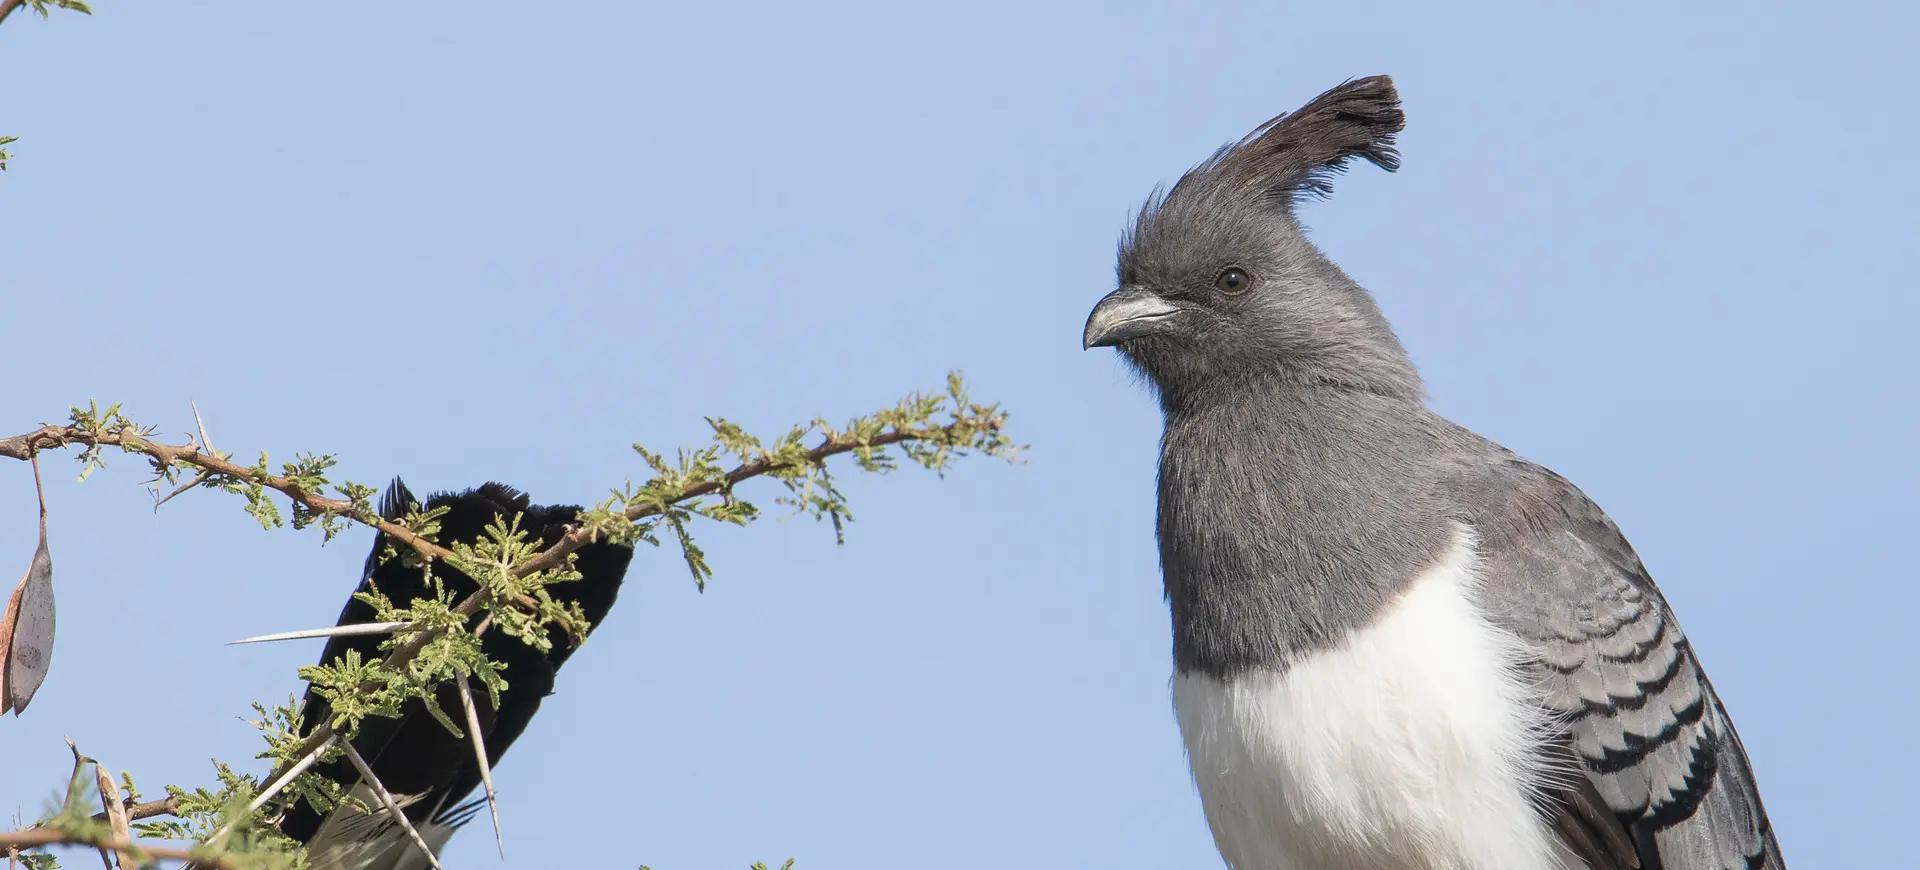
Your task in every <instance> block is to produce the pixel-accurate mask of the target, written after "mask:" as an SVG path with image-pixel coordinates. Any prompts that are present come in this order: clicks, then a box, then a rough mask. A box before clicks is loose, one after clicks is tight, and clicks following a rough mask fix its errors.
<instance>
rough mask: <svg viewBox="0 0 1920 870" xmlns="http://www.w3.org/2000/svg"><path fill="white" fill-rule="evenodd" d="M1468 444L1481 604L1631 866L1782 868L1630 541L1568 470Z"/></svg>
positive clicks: (1687, 649) (1743, 771)
mask: <svg viewBox="0 0 1920 870" xmlns="http://www.w3.org/2000/svg"><path fill="white" fill-rule="evenodd" d="M1474 441H1476V442H1478V443H1477V444H1469V445H1463V446H1470V447H1475V448H1479V449H1475V450H1471V451H1470V452H1469V453H1467V454H1465V455H1462V456H1461V461H1460V463H1459V465H1458V466H1457V467H1456V471H1457V474H1456V475H1455V476H1454V477H1453V481H1452V482H1453V483H1454V484H1455V494H1456V495H1457V496H1458V497H1459V498H1460V500H1459V502H1458V506H1459V508H1460V514H1461V516H1460V519H1462V520H1464V521H1466V522H1468V523H1470V524H1472V525H1473V526H1474V527H1475V528H1476V529H1477V530H1478V531H1479V533H1480V535H1481V551H1482V557H1483V558H1484V559H1485V570H1486V574H1487V586H1486V596H1487V601H1488V604H1489V606H1490V608H1491V609H1492V611H1493V613H1494V615H1495V617H1496V618H1498V619H1500V620H1501V621H1502V622H1503V623H1504V624H1506V625H1507V627H1509V628H1510V629H1511V630H1513V631H1514V632H1515V633H1517V634H1519V635H1520V636H1521V637H1523V638H1524V639H1526V640H1527V641H1528V643H1529V646H1530V647H1531V649H1532V650H1533V652H1534V653H1535V655H1536V661H1535V662H1534V671H1535V674H1536V676H1537V677H1538V678H1539V680H1540V683H1541V685H1542V687H1543V690H1544V692H1543V694H1544V700H1545V703H1546V704H1547V705H1548V706H1549V707H1550V708H1552V709H1553V710H1554V711H1555V712H1556V713H1557V714H1559V715H1560V717H1561V718H1562V720H1563V721H1564V722H1565V728H1566V737H1567V740H1568V745H1569V748H1570V750H1571V753H1572V754H1573V755H1574V757H1575V758H1576V759H1577V761H1578V762H1579V764H1580V766H1581V767H1582V768H1584V770H1585V772H1586V774H1587V778H1588V779H1589V780H1590V781H1591V782H1592V785H1593V792H1595V793H1597V794H1598V796H1599V797H1600V798H1601V799H1603V800H1604V801H1605V802H1606V805H1607V807H1608V808H1609V809H1611V810H1612V812H1613V814H1614V815H1615V817H1616V818H1618V819H1619V820H1620V823H1621V825H1623V826H1624V827H1625V829H1626V832H1627V834H1628V835H1629V836H1630V837H1631V838H1632V840H1633V842H1634V843H1635V845H1636V849H1637V851H1638V853H1639V854H1638V857H1639V863H1640V866H1641V867H1642V868H1644V870H1784V868H1785V866H1786V865H1785V862H1784V861H1783V860H1782V858H1781V856H1780V847H1779V845H1778V843H1777V842H1775V840H1774V836H1773V831H1772V827H1771V824H1770V823H1769V821H1768V819H1767V814H1766V810H1765V808H1764V807H1763V806H1762V805H1761V802H1760V795H1759V791H1758V789H1757V787H1756V785H1755V783H1754V778H1753V771H1752V768H1751V767H1750V765H1749V764H1748V761H1747V755H1746V750H1745V749H1744V748H1743V747H1742V746H1741V744H1740V738H1739V735H1738V734H1736V733H1735V731H1734V729H1733V722H1732V720H1731V719H1730V718H1728V716H1727V713H1726V709H1725V708H1724V707H1723V706H1722V705H1721V703H1720V699H1719V698H1718V697H1717V696H1716V695H1715V694H1714V691H1713V686H1712V684H1711V683H1709V682H1708V681H1707V676H1706V673H1705V672H1704V671H1703V670H1702V669H1701V667H1700V664H1699V662H1698V661H1697V660H1696V659H1695V657H1694V654H1693V649H1692V647H1691V646H1690V645H1689V644H1688V643H1687V638H1686V635H1685V634H1684V633H1683V632H1682V631H1681V630H1680V624H1679V622H1678V621H1676V620H1675V619H1674V616H1673V612H1672V611H1671V610H1670V609H1668V607H1667V604H1666V601H1665V600H1664V599H1663V598H1662V597H1661V595H1660V592H1659V590H1658V589H1657V588H1656V587H1655V586H1654V584H1653V580H1652V578H1651V577H1649V576H1648V575H1647V571H1646V568H1645V567H1644V566H1643V565H1642V564H1641V562H1640V558H1639V557H1638V556H1637V555H1635V554H1634V552H1633V548H1632V547H1631V546H1629V545H1628V544H1627V541H1626V538H1625V537H1624V536H1622V535H1621V533H1620V530H1619V529H1618V528H1617V527H1615V526H1614V524H1613V522H1612V521H1611V520H1609V519H1608V518H1607V517H1606V515H1605V514H1604V513H1603V512H1602V511H1601V510H1600V508H1599V507H1598V506H1597V505H1595V504H1594V503H1593V502H1592V501H1591V500H1590V499H1588V498H1587V497H1586V495H1585V494H1584V493H1582V492H1580V490H1579V489H1578V488H1576V487H1574V486H1573V484H1571V483H1569V482H1567V481H1566V480H1565V479H1564V478H1561V477H1560V476H1559V475H1556V474H1554V473H1552V472H1550V471H1547V470H1546V469H1544V468H1541V467H1539V466H1537V465H1534V464H1532V463H1530V462H1527V461H1526V460H1524V459H1521V458H1519V457H1517V456H1514V455H1513V454H1512V453H1509V452H1507V451H1505V450H1504V449H1502V448H1499V447H1497V446H1494V445H1492V444H1490V443H1489V442H1485V441H1479V439H1477V437H1476V438H1474ZM1489 451H1491V452H1492V455H1489ZM1475 454H1477V455H1475ZM1589 861H1590V863H1591V862H1592V859H1589Z"/></svg>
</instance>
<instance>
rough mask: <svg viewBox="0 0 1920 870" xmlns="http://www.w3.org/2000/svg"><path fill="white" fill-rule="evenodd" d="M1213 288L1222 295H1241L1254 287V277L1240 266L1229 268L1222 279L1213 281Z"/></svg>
mask: <svg viewBox="0 0 1920 870" xmlns="http://www.w3.org/2000/svg"><path fill="white" fill-rule="evenodd" d="M1213 286H1214V287H1216V288H1218V289H1219V290H1220V292H1222V293H1239V292H1241V291H1244V290H1246V289H1247V288H1248V287H1252V286H1253V276H1252V275H1249V274H1247V270H1245V269H1242V268H1240V267H1239V266H1228V267H1227V268H1226V269H1225V270H1224V271H1222V272H1221V273H1220V277H1218V278H1215V279H1213Z"/></svg>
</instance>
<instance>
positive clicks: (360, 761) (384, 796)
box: [339, 740, 440, 870]
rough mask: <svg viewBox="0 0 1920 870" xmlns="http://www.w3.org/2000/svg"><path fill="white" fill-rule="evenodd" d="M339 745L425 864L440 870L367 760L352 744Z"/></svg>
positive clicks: (417, 833) (398, 804) (427, 848)
mask: <svg viewBox="0 0 1920 870" xmlns="http://www.w3.org/2000/svg"><path fill="white" fill-rule="evenodd" d="M339 743H340V748H342V749H345V750H346V751H347V760H348V761H351V762H353V768H354V769H355V770H358V771H360V779H361V780H362V781H364V782H365V783H366V784H367V785H370V786H372V787H373V793H374V794H377V795H379V796H380V803H381V804H383V805H385V806H386V808H387V812H388V813H390V814H392V815H393V818H394V821H397V822H399V823H400V827H403V828H406V829H407V836H409V837H412V838H413V844H414V845H415V846H418V847H420V852H421V854H424V855H426V856H427V863H428V864H431V865H433V870H440V859H439V858H438V857H436V856H435V855H434V854H433V849H431V848H429V847H428V846H427V841H426V840H424V839H422V838H421V836H420V832H419V831H416V830H414V829H413V823H412V822H410V821H407V813H406V811H405V810H402V809H400V802H399V801H396V800H394V799H393V795H392V794H391V793H389V792H388V791H387V787H386V786H384V785H381V784H380V777H377V776H374V775H373V768H371V767H368V766H367V760H366V759H364V758H361V757H360V752H359V751H358V750H356V749H354V748H353V744H351V743H348V742H347V741H345V740H341V741H339Z"/></svg>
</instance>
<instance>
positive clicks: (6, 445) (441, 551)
mask: <svg viewBox="0 0 1920 870" xmlns="http://www.w3.org/2000/svg"><path fill="white" fill-rule="evenodd" d="M70 444H85V445H88V446H93V447H119V448H121V449H123V450H126V451H127V452H129V453H142V454H145V455H147V456H149V457H152V459H153V462H154V465H155V467H156V469H165V468H167V467H169V466H173V465H186V466H191V467H193V468H196V469H199V470H201V471H205V472H209V473H212V474H215V475H219V476H221V477H226V478H228V479H231V480H235V481H241V482H244V483H251V484H258V485H260V486H264V487H266V488H268V489H272V490H277V491H279V492H280V493H281V494H283V495H285V496H286V497H287V498H289V499H292V500H293V501H295V502H298V503H300V504H302V505H305V506H306V507H308V508H309V509H311V510H312V511H313V512H314V513H316V514H321V515H327V514H331V515H337V516H343V517H351V518H352V519H355V520H358V521H359V522H362V523H365V524H366V525H369V526H372V527H374V528H376V529H379V530H380V531H381V532H384V533H386V534H387V535H388V536H390V537H392V538H393V539H394V540H396V541H399V542H401V543H404V544H406V545H407V546H409V547H411V548H413V550H414V552H416V553H419V554H420V557H421V558H422V559H444V558H446V557H448V556H451V555H453V551H452V550H448V549H447V548H445V547H442V546H440V545H438V544H435V543H434V542H432V541H429V540H427V539H426V538H423V537H420V536H419V535H417V534H414V533H413V531H412V530H411V529H408V528H407V527H406V526H403V525H400V524H399V523H395V522H393V521H391V520H387V519H385V518H382V517H380V516H377V515H375V514H373V512H371V511H367V510H363V509H361V508H362V506H360V505H356V504H355V503H354V502H351V501H347V500H344V499H337V498H327V497H326V496H322V495H317V494H315V493H311V492H307V491H306V489H304V488H303V487H301V486H300V485H299V484H298V483H295V482H294V481H292V480H288V479H287V478H285V477H282V476H280V475H275V474H269V473H266V472H262V471H260V470H259V469H257V468H248V467H246V466H244V465H240V464H238V463H235V462H232V461H230V460H228V459H226V458H225V457H223V456H218V455H215V454H211V453H207V452H204V451H202V450H200V449H199V448H198V447H196V446H195V445H194V444H193V442H192V441H191V440H189V442H188V443H186V444H178V445H175V444H162V443H160V442H158V441H153V440H151V439H149V438H147V437H146V436H144V435H142V434H141V433H140V432H139V431H137V430H134V429H132V428H126V429H122V430H119V431H116V432H96V431H92V430H89V429H87V428H85V427H81V426H42V427H40V428H38V429H35V430H34V431H32V432H28V433H26V434H23V435H15V436H13V437H11V438H0V456H4V457H8V458H12V459H21V460H25V459H29V458H31V457H32V456H33V454H34V453H35V452H37V451H41V450H58V449H60V448H63V447H66V446H68V445H70Z"/></svg>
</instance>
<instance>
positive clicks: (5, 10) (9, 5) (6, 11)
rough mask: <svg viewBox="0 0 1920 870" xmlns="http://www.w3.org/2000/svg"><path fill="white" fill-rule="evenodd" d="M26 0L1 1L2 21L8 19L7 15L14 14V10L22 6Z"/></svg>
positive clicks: (0, 18)
mask: <svg viewBox="0 0 1920 870" xmlns="http://www.w3.org/2000/svg"><path fill="white" fill-rule="evenodd" d="M26 2H27V0H4V2H0V22H4V21H6V20H7V16H9V15H12V14H13V10H15V9H18V8H20V6H21V5H22V4H24V3H26Z"/></svg>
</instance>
